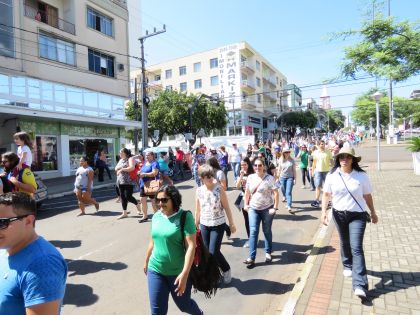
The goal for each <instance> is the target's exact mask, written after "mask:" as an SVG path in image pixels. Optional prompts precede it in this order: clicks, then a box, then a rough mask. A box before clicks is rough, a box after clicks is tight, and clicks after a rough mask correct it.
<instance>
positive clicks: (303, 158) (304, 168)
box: [296, 144, 311, 188]
mask: <svg viewBox="0 0 420 315" xmlns="http://www.w3.org/2000/svg"><path fill="white" fill-rule="evenodd" d="M308 157H309V153H308V150H307V148H306V145H305V144H304V145H302V146H301V150H300V152H299V154H298V156H297V157H296V158H297V159H298V158H300V163H299V168H300V171H301V172H302V183H303V186H302V187H301V188H306V179H307V180H308V184H309V185H310V183H311V179H310V178H309V172H308Z"/></svg>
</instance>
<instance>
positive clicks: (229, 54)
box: [219, 44, 241, 110]
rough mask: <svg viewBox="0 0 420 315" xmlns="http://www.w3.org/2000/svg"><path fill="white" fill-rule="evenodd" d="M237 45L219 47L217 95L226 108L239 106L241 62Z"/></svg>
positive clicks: (230, 108)
mask: <svg viewBox="0 0 420 315" xmlns="http://www.w3.org/2000/svg"><path fill="white" fill-rule="evenodd" d="M240 57H241V55H240V52H239V45H238V44H234V45H229V46H225V47H221V48H219V96H220V98H221V99H223V100H224V101H225V107H226V109H227V110H232V109H235V108H236V109H240V108H241V63H240Z"/></svg>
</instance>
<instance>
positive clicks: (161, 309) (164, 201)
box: [143, 186, 203, 315]
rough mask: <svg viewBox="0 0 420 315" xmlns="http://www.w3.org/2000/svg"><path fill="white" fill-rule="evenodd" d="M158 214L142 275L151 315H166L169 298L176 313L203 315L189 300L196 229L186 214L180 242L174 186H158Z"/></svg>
mask: <svg viewBox="0 0 420 315" xmlns="http://www.w3.org/2000/svg"><path fill="white" fill-rule="evenodd" d="M155 200H156V204H157V205H158V207H159V210H158V211H157V212H156V213H155V214H154V215H153V219H152V229H151V235H152V238H151V240H150V243H149V247H148V248H147V252H146V259H145V263H144V268H143V270H144V273H145V274H146V275H147V283H148V287H149V302H150V311H151V314H152V315H164V314H167V313H168V300H169V294H171V295H172V298H173V300H174V302H175V304H176V305H177V306H178V308H179V310H180V311H181V312H184V313H188V314H193V315H202V314H203V312H202V311H201V310H200V308H199V307H198V305H197V303H196V302H195V301H194V300H193V299H191V287H192V283H191V280H190V279H189V277H188V275H189V273H190V269H191V265H192V263H193V259H194V252H195V244H196V238H195V233H196V228H195V224H194V218H193V216H192V214H191V212H189V213H187V216H186V220H185V226H184V238H185V248H186V250H185V249H184V245H183V244H184V240H183V237H182V235H181V230H180V229H181V227H180V219H181V214H182V212H183V211H184V210H182V209H181V203H182V198H181V194H180V193H179V191H178V189H176V187H175V186H162V187H161V188H159V190H158V192H157V193H156V197H155Z"/></svg>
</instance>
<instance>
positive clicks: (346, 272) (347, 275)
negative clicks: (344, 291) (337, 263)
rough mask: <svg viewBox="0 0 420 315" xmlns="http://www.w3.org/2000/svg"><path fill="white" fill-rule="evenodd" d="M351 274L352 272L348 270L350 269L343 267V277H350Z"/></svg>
mask: <svg viewBox="0 0 420 315" xmlns="http://www.w3.org/2000/svg"><path fill="white" fill-rule="evenodd" d="M351 274H352V272H351V270H350V269H344V270H343V276H344V277H346V278H350V277H351Z"/></svg>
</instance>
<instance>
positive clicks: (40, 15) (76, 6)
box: [0, 0, 137, 178]
mask: <svg viewBox="0 0 420 315" xmlns="http://www.w3.org/2000/svg"><path fill="white" fill-rule="evenodd" d="M0 21H1V23H2V24H5V25H7V26H4V25H3V26H0V153H1V152H5V151H8V150H12V151H14V150H15V149H16V148H15V145H14V143H13V137H12V135H13V134H14V133H15V132H16V131H18V130H22V131H26V132H28V133H29V134H30V135H31V136H32V139H33V142H34V148H33V157H34V163H33V164H32V169H33V170H34V171H36V172H39V173H40V174H41V175H42V177H43V178H51V177H58V176H67V175H71V174H72V173H73V172H74V170H75V168H77V167H78V160H79V158H80V157H81V156H83V155H87V156H88V157H90V158H93V155H94V153H95V151H96V150H97V149H98V148H103V149H105V151H106V152H107V156H108V161H109V163H110V164H111V165H112V164H114V163H115V156H116V154H117V152H118V150H119V148H120V146H121V143H122V142H124V141H125V130H126V128H127V127H131V128H132V127H134V126H136V125H137V123H135V122H132V121H127V120H126V119H125V113H124V102H125V101H126V100H127V98H128V96H129V64H130V62H129V57H128V51H129V45H128V11H127V4H126V1H125V0H45V1H39V0H1V1H0Z"/></svg>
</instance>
